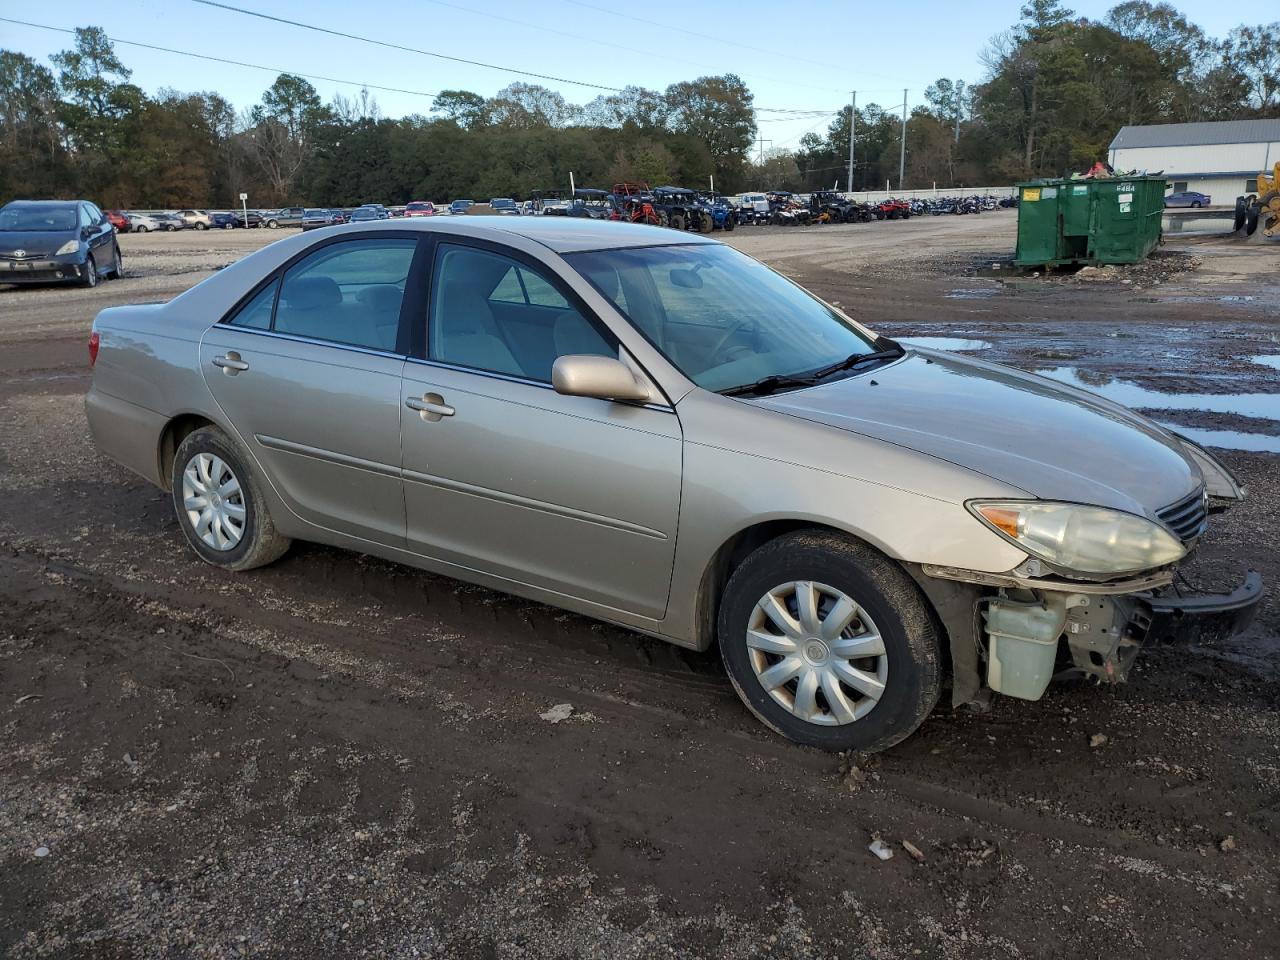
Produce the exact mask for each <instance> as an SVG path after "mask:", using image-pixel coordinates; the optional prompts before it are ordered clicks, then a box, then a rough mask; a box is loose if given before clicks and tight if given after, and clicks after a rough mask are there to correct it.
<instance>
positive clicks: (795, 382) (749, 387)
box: [720, 337, 906, 397]
mask: <svg viewBox="0 0 1280 960" xmlns="http://www.w3.org/2000/svg"><path fill="white" fill-rule="evenodd" d="M877 342H878V343H883V344H888V346H885V347H883V348H882V349H880V350H873V351H871V352H870V353H853V354H850V355H849V356H847V357H845V358H844V359H843V360H840V361H839V362H837V363H833V364H831V365H830V366H826V367H822V368H821V369H818V370H815V371H814V372H813V373H808V374H805V375H804V376H802V377H800V376H782V375H779V374H773V375H771V376H768V377H764V378H763V379H760V380H756V381H755V382H754V383H744V384H743V385H742V386H740V387H730V388H729V389H728V390H721V391H720V395H721V396H722V397H740V396H745V395H747V394H754V395H757V396H760V395H764V394H769V393H773V392H774V391H775V390H782V389H784V388H787V387H812V386H813V385H814V384H816V383H817V382H818V381H820V380H822V379H823V378H824V377H829V376H831V375H832V374H833V373H841V372H842V371H845V370H852V369H853V368H854V367H860V366H862V364H864V363H874V362H876V361H880V360H896V359H897V358H898V357H900V356H902V355H903V354H904V353H906V350H905V349H904V348H903V347H902V345H901V344H899V343H895V342H894V341H893V340H889V339H887V338H883V337H882V338H881V339H880V340H879V341H877Z"/></svg>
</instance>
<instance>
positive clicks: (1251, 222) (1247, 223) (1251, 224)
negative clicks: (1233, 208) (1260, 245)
mask: <svg viewBox="0 0 1280 960" xmlns="http://www.w3.org/2000/svg"><path fill="white" fill-rule="evenodd" d="M1261 213H1262V208H1261V207H1260V206H1259V205H1258V204H1257V203H1251V204H1249V209H1248V210H1246V211H1245V215H1244V232H1245V233H1246V234H1247V235H1248V236H1251V237H1252V236H1253V235H1254V234H1255V233H1256V232H1257V230H1258V217H1259V216H1260V215H1261Z"/></svg>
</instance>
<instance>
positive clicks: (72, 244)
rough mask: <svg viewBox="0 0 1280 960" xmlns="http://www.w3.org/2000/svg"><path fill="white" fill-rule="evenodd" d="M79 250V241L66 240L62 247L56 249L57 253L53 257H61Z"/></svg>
mask: <svg viewBox="0 0 1280 960" xmlns="http://www.w3.org/2000/svg"><path fill="white" fill-rule="evenodd" d="M79 249H80V241H79V240H68V241H67V242H66V243H64V244H63V245H62V246H60V247H59V248H58V249H57V251H56V252H55V253H54V256H55V257H61V256H62V255H64V254H67V253H76V252H78V251H79Z"/></svg>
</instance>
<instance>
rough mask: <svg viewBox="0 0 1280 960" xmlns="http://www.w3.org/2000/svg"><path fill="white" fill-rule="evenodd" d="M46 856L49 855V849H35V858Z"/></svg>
mask: <svg viewBox="0 0 1280 960" xmlns="http://www.w3.org/2000/svg"><path fill="white" fill-rule="evenodd" d="M48 855H49V848H48V847H36V856H37V857H47V856H48Z"/></svg>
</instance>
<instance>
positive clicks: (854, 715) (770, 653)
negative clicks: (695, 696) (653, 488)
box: [717, 530, 942, 752]
mask: <svg viewBox="0 0 1280 960" xmlns="http://www.w3.org/2000/svg"><path fill="white" fill-rule="evenodd" d="M717 632H718V634H719V643H720V652H721V655H722V656H723V658H724V662H725V667H726V668H727V670H728V673H729V678H730V680H731V681H732V682H733V686H734V689H735V690H736V691H737V693H738V696H739V697H741V698H742V701H743V703H745V704H746V706H747V708H748V709H749V710H750V711H751V712H752V713H753V714H755V715H756V717H757V718H758V719H759V720H761V721H762V722H763V723H764V724H765V725H766V726H768V727H769V728H770V729H772V730H774V731H776V732H777V733H780V734H782V735H783V736H785V737H787V738H789V739H791V740H795V741H796V742H798V743H802V744H806V745H808V746H813V747H819V748H821V749H824V750H836V751H843V750H857V751H868V752H870V751H877V750H884V749H886V748H888V747H891V746H893V745H894V744H895V743H898V742H899V741H900V740H903V739H904V738H906V737H907V736H909V735H910V734H911V733H912V732H913V731H915V730H916V728H917V727H919V726H920V724H921V723H923V722H924V719H925V717H927V716H928V715H929V712H930V711H931V710H932V709H933V707H934V705H935V704H936V703H937V701H938V695H939V691H940V689H941V681H942V678H941V652H940V648H939V640H938V633H937V631H936V629H935V627H934V622H933V618H932V616H931V615H930V612H929V609H928V607H927V605H926V601H925V600H924V597H923V596H922V595H921V593H920V590H919V588H918V587H917V586H916V585H915V583H914V582H913V581H912V580H911V578H910V577H909V576H907V574H906V573H905V572H904V571H903V570H902V568H901V567H899V566H898V565H897V564H895V563H894V562H893V561H892V560H890V559H889V558H887V557H885V556H884V555H883V554H881V553H879V552H877V551H876V550H874V549H872V548H871V547H869V546H867V545H866V544H863V543H861V542H859V541H856V540H853V539H851V538H848V537H844V536H841V535H839V534H835V533H830V532H827V531H822V530H810V531H801V532H798V533H794V534H789V535H787V536H783V537H779V538H778V539H776V540H773V541H771V542H769V543H767V544H765V545H764V546H763V547H761V548H759V549H758V550H756V552H755V553H753V554H751V555H750V556H749V557H747V559H746V560H745V561H743V563H742V564H741V565H740V566H739V567H738V569H737V570H736V571H734V573H733V576H732V577H731V578H730V579H729V583H728V585H727V586H726V587H725V592H724V598H723V601H722V603H721V605H720V611H719V616H718V624H717Z"/></svg>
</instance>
